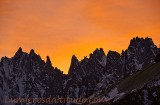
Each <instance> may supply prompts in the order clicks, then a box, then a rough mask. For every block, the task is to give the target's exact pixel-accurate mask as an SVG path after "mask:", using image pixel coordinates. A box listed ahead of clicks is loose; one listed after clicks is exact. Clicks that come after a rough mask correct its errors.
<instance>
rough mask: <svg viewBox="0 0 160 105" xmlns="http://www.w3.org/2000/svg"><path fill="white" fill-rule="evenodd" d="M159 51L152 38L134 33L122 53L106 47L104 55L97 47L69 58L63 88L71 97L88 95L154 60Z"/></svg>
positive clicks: (114, 82) (111, 84) (113, 83)
mask: <svg viewBox="0 0 160 105" xmlns="http://www.w3.org/2000/svg"><path fill="white" fill-rule="evenodd" d="M158 52H159V49H158V48H157V47H156V46H155V44H154V43H153V41H152V39H150V38H145V39H144V38H138V37H136V38H133V39H132V40H131V42H130V45H129V47H128V49H127V50H125V51H122V54H119V53H118V52H115V51H109V52H108V54H107V55H105V53H104V51H103V49H102V48H101V49H96V50H95V51H94V52H93V53H92V54H90V56H89V58H86V57H85V58H84V59H83V60H81V61H78V60H77V59H76V60H73V59H72V63H71V67H70V69H69V74H68V80H67V81H66V85H65V89H66V92H67V94H68V95H69V96H70V97H88V96H90V95H92V94H93V93H95V92H96V91H98V90H103V89H104V88H108V87H110V86H113V85H115V84H116V83H117V82H118V81H120V80H121V79H123V78H124V77H126V76H129V75H132V74H134V73H135V72H137V71H138V70H142V69H144V68H145V67H147V66H148V65H150V64H152V63H154V58H155V56H156V54H157V53H158ZM74 61H75V62H74ZM76 62H77V63H76ZM75 63H76V64H75Z"/></svg>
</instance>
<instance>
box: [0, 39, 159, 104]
mask: <svg viewBox="0 0 160 105" xmlns="http://www.w3.org/2000/svg"><path fill="white" fill-rule="evenodd" d="M158 53H160V49H159V48H157V47H156V45H155V44H154V43H153V41H152V39H151V38H148V37H147V38H139V37H136V38H133V39H132V40H131V41H130V44H129V46H128V48H127V49H126V50H125V51H122V53H121V54H120V53H118V52H116V51H109V52H108V53H107V54H105V52H104V51H103V49H102V48H100V49H96V50H95V51H93V53H91V54H90V55H89V57H84V59H82V60H78V59H77V57H76V56H75V55H73V56H72V58H71V65H70V68H69V72H68V75H65V74H63V72H62V71H60V70H59V69H58V68H57V67H53V65H52V63H51V61H50V58H49V57H48V56H47V60H46V61H43V60H42V59H41V57H40V56H39V55H38V54H36V53H35V51H34V50H33V49H32V50H31V51H30V53H29V54H28V53H26V52H23V51H22V48H19V49H18V51H17V52H16V53H15V55H14V56H13V57H12V58H7V57H2V59H1V61H0V105H3V104H4V103H3V102H4V101H3V100H4V98H5V97H8V98H10V99H11V98H20V97H23V98H24V97H25V98H29V97H31V98H37V97H41V98H48V97H50V98H54V97H56V98H59V97H64V98H68V97H69V98H79V97H81V98H91V99H92V98H94V97H101V96H103V97H107V96H106V94H108V93H109V94H111V93H113V92H114V93H116V92H117V91H118V90H117V88H116V86H117V85H118V84H119V83H121V84H125V85H122V87H123V86H127V84H129V83H128V82H124V83H123V81H125V80H126V78H129V77H132V76H134V75H135V74H136V73H138V72H141V71H143V70H144V69H145V68H147V67H148V66H150V65H152V64H154V63H155V62H154V61H155V60H154V59H155V56H156V55H157V54H158ZM158 67H159V66H158ZM154 72H155V71H154ZM131 80H133V81H134V79H131ZM149 80H150V79H149ZM141 83H143V82H141ZM120 86H121V85H120ZM123 89H126V87H124V88H122V90H123ZM120 90H121V88H120ZM131 90H132V88H131ZM112 97H114V95H112ZM110 99H112V98H111V97H110Z"/></svg>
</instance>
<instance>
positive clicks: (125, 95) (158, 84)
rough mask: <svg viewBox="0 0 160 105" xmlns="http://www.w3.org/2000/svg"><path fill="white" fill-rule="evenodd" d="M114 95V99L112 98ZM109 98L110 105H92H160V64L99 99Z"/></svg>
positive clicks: (102, 94)
mask: <svg viewBox="0 0 160 105" xmlns="http://www.w3.org/2000/svg"><path fill="white" fill-rule="evenodd" d="M111 93H112V95H113V97H110V94H111ZM103 96H105V97H107V98H108V99H109V100H110V101H108V103H96V104H92V105H159V104H160V98H159V97H160V62H158V63H155V64H152V65H150V66H149V67H147V68H145V69H144V70H141V71H138V72H137V73H135V74H133V75H131V76H129V77H127V78H126V79H124V80H122V81H121V82H119V83H118V84H117V85H116V86H115V87H114V88H112V89H111V90H110V91H109V92H106V93H105V92H103V93H101V96H100V95H99V97H103Z"/></svg>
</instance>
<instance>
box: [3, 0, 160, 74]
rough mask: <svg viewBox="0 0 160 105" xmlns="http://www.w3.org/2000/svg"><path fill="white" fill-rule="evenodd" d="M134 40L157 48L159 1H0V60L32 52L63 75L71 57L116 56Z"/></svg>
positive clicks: (158, 37)
mask: <svg viewBox="0 0 160 105" xmlns="http://www.w3.org/2000/svg"><path fill="white" fill-rule="evenodd" d="M135 36H140V37H146V36H149V37H151V38H153V40H154V42H155V44H157V45H158V44H160V0H123V2H120V0H0V57H2V56H8V57H11V56H13V55H14V53H15V52H16V51H17V49H18V48H19V47H20V46H21V47H22V48H23V51H25V52H29V51H30V49H32V48H33V49H35V51H36V53H38V54H40V55H41V56H42V58H43V59H44V60H45V59H46V56H47V55H49V56H50V58H51V60H52V64H53V66H57V67H58V68H60V69H61V70H63V71H64V73H67V72H68V69H69V65H70V60H71V56H72V55H73V54H75V55H76V56H77V57H78V59H80V60H81V59H82V58H83V57H84V56H88V55H89V53H91V52H93V50H95V49H96V48H100V47H102V48H104V50H105V52H106V53H107V51H108V50H110V49H111V50H116V51H118V52H121V50H122V49H126V48H127V46H128V45H129V41H130V39H131V38H133V37H135Z"/></svg>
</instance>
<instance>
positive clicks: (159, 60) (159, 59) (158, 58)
mask: <svg viewBox="0 0 160 105" xmlns="http://www.w3.org/2000/svg"><path fill="white" fill-rule="evenodd" d="M155 62H156V63H158V62H160V54H157V55H156V57H155Z"/></svg>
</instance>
